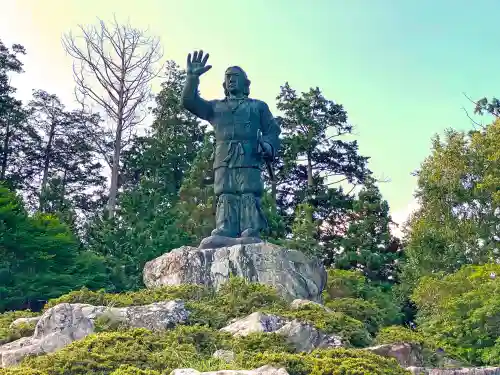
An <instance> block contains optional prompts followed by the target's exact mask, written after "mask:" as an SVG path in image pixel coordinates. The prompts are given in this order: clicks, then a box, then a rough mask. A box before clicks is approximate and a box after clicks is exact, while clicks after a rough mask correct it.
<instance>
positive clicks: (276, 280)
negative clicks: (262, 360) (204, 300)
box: [143, 242, 327, 302]
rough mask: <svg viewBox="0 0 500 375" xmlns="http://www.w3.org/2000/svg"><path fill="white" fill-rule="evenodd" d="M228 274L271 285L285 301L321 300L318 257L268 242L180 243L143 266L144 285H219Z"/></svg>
mask: <svg viewBox="0 0 500 375" xmlns="http://www.w3.org/2000/svg"><path fill="white" fill-rule="evenodd" d="M231 276H238V277H242V278H244V279H246V280H248V281H251V282H258V283H262V284H267V285H271V286H273V287H275V288H277V290H278V291H280V293H281V294H282V295H283V297H284V298H286V299H287V300H288V301H293V300H294V299H306V300H311V301H315V302H321V292H322V291H323V288H324V287H325V284H326V278H327V274H326V270H325V268H324V267H323V265H322V264H321V262H320V261H319V260H318V259H315V258H309V257H307V256H306V255H304V254H303V253H301V252H300V251H296V250H290V249H286V248H283V247H280V246H277V245H273V244H270V243H266V242H263V243H256V244H248V245H235V246H229V247H221V248H217V249H199V248H195V247H189V246H184V247H181V248H179V249H175V250H172V251H171V252H169V253H166V254H164V255H162V256H160V257H158V258H156V259H153V260H151V261H149V262H148V263H146V265H145V266H144V272H143V279H144V284H145V285H146V286H147V287H148V288H154V287H159V286H164V285H180V284H202V285H207V286H210V287H214V288H216V289H217V288H219V287H220V286H221V285H222V284H224V283H225V282H227V281H228V280H229V278H230V277H231Z"/></svg>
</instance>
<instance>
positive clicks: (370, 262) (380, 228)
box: [332, 182, 402, 283]
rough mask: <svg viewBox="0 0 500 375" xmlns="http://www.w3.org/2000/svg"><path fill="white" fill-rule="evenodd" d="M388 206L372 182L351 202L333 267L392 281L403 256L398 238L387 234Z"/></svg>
mask: <svg viewBox="0 0 500 375" xmlns="http://www.w3.org/2000/svg"><path fill="white" fill-rule="evenodd" d="M391 223H392V220H391V217H390V215H389V205H388V203H387V201H385V200H383V199H382V196H381V194H380V191H379V189H378V188H377V186H376V185H375V184H374V183H373V182H371V183H368V184H367V185H366V186H365V187H364V188H363V189H362V190H361V191H360V193H359V195H358V197H357V199H355V200H354V202H353V207H352V212H351V213H350V222H349V226H348V229H347V232H346V233H345V235H344V236H343V238H342V240H341V241H340V246H341V248H342V252H341V253H340V254H339V255H338V256H337V257H335V255H333V256H332V258H333V259H334V265H335V267H337V268H340V269H353V270H361V271H362V272H363V273H364V275H365V276H366V277H367V278H368V279H370V280H372V281H377V282H391V283H392V282H395V281H396V277H397V271H398V261H399V260H400V259H401V256H402V249H401V244H400V242H399V239H397V238H395V237H394V236H393V235H392V234H391V232H390V224H391Z"/></svg>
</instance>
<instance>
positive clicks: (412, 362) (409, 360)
mask: <svg viewBox="0 0 500 375" xmlns="http://www.w3.org/2000/svg"><path fill="white" fill-rule="evenodd" d="M366 350H369V351H371V352H372V353H375V354H378V355H380V356H383V357H392V358H395V359H396V360H397V361H398V363H399V364H400V365H401V366H402V367H411V366H416V367H419V366H424V356H423V353H422V348H421V347H420V346H419V345H416V344H411V343H395V344H382V345H377V346H372V347H369V348H366Z"/></svg>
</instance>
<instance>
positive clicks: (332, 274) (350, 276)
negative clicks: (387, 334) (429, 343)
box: [323, 269, 403, 331]
mask: <svg viewBox="0 0 500 375" xmlns="http://www.w3.org/2000/svg"><path fill="white" fill-rule="evenodd" d="M342 298H356V299H360V300H364V301H366V302H369V303H372V305H371V306H370V307H369V306H368V305H366V307H368V308H370V309H372V308H373V305H375V306H376V308H377V309H376V310H374V313H375V314H376V315H374V316H373V317H372V318H370V319H368V320H366V319H363V318H362V316H361V315H360V314H361V312H360V311H359V310H358V311H354V310H356V308H353V309H352V311H350V313H355V314H356V315H357V316H353V317H356V318H358V319H359V320H362V321H364V322H366V323H367V327H368V328H369V329H370V331H374V329H375V328H378V327H379V326H388V325H393V324H398V323H400V322H401V320H402V317H403V315H402V312H401V305H400V303H399V302H398V298H397V297H396V295H395V294H394V292H393V290H392V289H386V288H384V287H382V286H379V285H376V284H372V283H370V282H369V281H368V280H367V279H366V277H365V276H364V275H363V274H362V273H361V272H357V271H345V270H337V269H329V270H328V280H327V285H326V287H325V290H324V291H323V299H324V302H325V305H329V304H332V303H333V305H338V306H340V304H341V302H337V301H338V300H339V299H342ZM357 304H358V307H359V308H360V309H361V308H362V307H361V306H360V304H362V302H359V301H358V302H357ZM346 313H348V312H347V311H346Z"/></svg>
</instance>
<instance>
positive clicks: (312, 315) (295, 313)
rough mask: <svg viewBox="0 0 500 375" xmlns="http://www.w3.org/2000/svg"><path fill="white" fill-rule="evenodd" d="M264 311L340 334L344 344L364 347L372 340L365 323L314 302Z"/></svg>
mask: <svg viewBox="0 0 500 375" xmlns="http://www.w3.org/2000/svg"><path fill="white" fill-rule="evenodd" d="M266 312H268V313H272V314H275V315H279V316H282V317H285V318H289V319H297V320H300V321H303V322H307V323H310V324H312V325H313V326H314V327H316V328H318V329H320V330H322V331H323V332H325V333H327V334H335V335H339V336H341V337H342V339H343V342H344V343H345V344H346V345H352V346H354V347H364V346H367V345H370V344H371V342H372V337H371V336H370V334H369V332H368V331H367V330H366V328H365V325H364V324H363V323H362V322H360V321H359V320H357V319H354V318H351V317H349V316H347V315H346V314H344V313H342V312H336V311H327V310H325V309H324V308H322V307H321V306H317V305H314V304H304V305H302V306H299V307H298V308H297V309H296V310H288V309H283V308H275V309H268V310H266Z"/></svg>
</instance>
